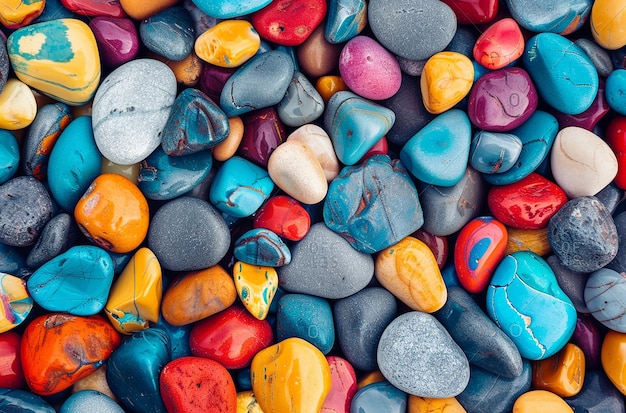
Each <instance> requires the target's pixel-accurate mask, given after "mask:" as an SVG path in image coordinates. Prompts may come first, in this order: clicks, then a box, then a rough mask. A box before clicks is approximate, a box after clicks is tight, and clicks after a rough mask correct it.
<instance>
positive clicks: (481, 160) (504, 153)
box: [469, 130, 522, 174]
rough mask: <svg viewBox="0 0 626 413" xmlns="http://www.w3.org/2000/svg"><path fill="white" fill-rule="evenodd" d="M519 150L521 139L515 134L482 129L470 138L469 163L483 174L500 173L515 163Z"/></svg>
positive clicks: (520, 150)
mask: <svg viewBox="0 0 626 413" xmlns="http://www.w3.org/2000/svg"><path fill="white" fill-rule="evenodd" d="M521 152H522V141H521V140H520V139H519V138H518V137H517V136H515V135H512V134H510V133H498V132H487V131H484V130H482V131H478V132H476V133H475V134H474V138H472V144H471V147H470V155H469V164H470V165H471V166H472V167H473V168H474V169H476V170H477V171H479V172H482V173H485V174H495V173H502V172H506V171H508V170H509V169H511V168H512V167H513V166H514V165H515V163H516V162H517V159H518V158H519V155H520V153H521Z"/></svg>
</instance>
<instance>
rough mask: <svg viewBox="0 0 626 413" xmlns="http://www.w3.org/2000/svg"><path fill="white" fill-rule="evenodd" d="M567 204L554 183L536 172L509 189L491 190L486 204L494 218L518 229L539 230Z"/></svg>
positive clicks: (511, 185)
mask: <svg viewBox="0 0 626 413" xmlns="http://www.w3.org/2000/svg"><path fill="white" fill-rule="evenodd" d="M566 202H567V195H566V194H565V192H564V191H563V190H562V189H561V188H560V187H559V186H558V185H557V184H555V183H554V182H552V181H550V180H548V179H546V178H544V177H543V176H541V175H539V174H538V173H536V172H533V173H531V174H530V175H528V176H527V177H525V178H523V179H521V180H519V181H517V182H515V183H512V184H508V185H501V186H492V187H491V189H490V190H489V195H488V197H487V203H488V205H489V210H490V211H491V213H492V214H493V216H494V217H495V218H496V219H498V220H499V221H501V222H502V223H503V224H505V225H507V226H510V227H513V228H517V229H542V228H545V227H547V226H548V221H549V220H550V218H552V216H553V215H554V214H556V212H557V211H558V210H559V209H561V207H562V206H563V205H565V203H566Z"/></svg>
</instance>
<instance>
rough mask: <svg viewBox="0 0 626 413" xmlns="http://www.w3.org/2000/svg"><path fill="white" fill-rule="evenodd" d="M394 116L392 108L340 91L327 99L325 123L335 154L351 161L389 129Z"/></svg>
mask: <svg viewBox="0 0 626 413" xmlns="http://www.w3.org/2000/svg"><path fill="white" fill-rule="evenodd" d="M395 120H396V115H395V114H394V113H393V111H392V110H391V109H388V108H386V107H384V106H381V105H379V104H377V103H374V102H371V101H369V100H367V99H365V98H362V97H360V96H358V95H356V94H354V93H352V92H348V91H341V92H337V93H335V94H334V95H333V96H332V97H331V98H330V100H329V101H328V105H327V107H326V112H325V114H324V127H325V129H326V131H327V132H328V134H329V135H330V139H331V141H332V142H333V146H334V148H335V152H336V153H337V158H339V160H340V161H341V162H342V163H344V164H345V165H354V164H355V163H357V162H359V160H360V159H361V158H363V156H364V155H365V154H366V153H367V151H369V150H370V149H371V148H372V146H374V145H375V144H376V143H377V142H378V141H379V140H380V139H381V138H382V137H383V136H385V135H386V134H387V132H389V130H390V129H391V127H392V126H393V124H394V122H395Z"/></svg>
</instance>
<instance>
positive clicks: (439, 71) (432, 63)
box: [420, 51, 474, 115]
mask: <svg viewBox="0 0 626 413" xmlns="http://www.w3.org/2000/svg"><path fill="white" fill-rule="evenodd" d="M420 79H421V80H420V88H421V90H422V100H423V102H424V107H425V108H426V110H428V111H429V112H430V113H433V114H436V115H437V114H440V113H443V112H445V111H446V110H448V109H451V108H452V107H454V106H455V105H456V104H457V103H459V102H460V101H461V100H463V99H464V98H465V96H467V94H468V93H469V92H470V89H471V88H472V84H473V83H474V66H473V65H472V62H471V61H470V60H469V58H468V57H467V56H465V55H462V54H461V53H457V52H447V51H446V52H439V53H436V54H434V55H433V56H431V57H430V58H429V59H428V60H427V61H426V64H425V65H424V69H423V70H422V76H421V78H420Z"/></svg>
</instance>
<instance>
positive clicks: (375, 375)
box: [357, 370, 387, 389]
mask: <svg viewBox="0 0 626 413" xmlns="http://www.w3.org/2000/svg"><path fill="white" fill-rule="evenodd" d="M385 380H387V379H386V378H385V376H383V374H382V373H381V372H380V370H374V371H372V372H370V373H367V374H366V375H365V376H363V377H362V378H361V380H359V382H358V383H357V388H358V389H362V388H363V387H365V386H367V385H368V384H372V383H378V382H381V381H385Z"/></svg>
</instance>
